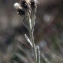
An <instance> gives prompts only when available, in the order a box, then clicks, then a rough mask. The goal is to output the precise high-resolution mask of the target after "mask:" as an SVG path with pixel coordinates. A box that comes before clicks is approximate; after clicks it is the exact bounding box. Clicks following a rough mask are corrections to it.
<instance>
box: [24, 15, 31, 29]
mask: <svg viewBox="0 0 63 63" xmlns="http://www.w3.org/2000/svg"><path fill="white" fill-rule="evenodd" d="M23 25H24V26H25V27H26V28H27V29H28V30H30V24H29V18H28V17H27V16H26V17H24V19H23Z"/></svg>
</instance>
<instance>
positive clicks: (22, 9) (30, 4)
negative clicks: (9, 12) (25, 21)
mask: <svg viewBox="0 0 63 63" xmlns="http://www.w3.org/2000/svg"><path fill="white" fill-rule="evenodd" d="M36 3H37V2H36V0H20V2H19V3H15V4H14V7H15V9H16V10H17V13H18V14H19V15H25V14H26V11H27V10H29V8H30V9H31V11H35V9H36V7H37V6H36Z"/></svg>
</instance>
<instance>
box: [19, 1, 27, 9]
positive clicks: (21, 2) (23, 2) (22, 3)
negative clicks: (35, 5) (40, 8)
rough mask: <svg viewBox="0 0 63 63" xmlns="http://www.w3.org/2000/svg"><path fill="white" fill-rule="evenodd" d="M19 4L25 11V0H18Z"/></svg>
mask: <svg viewBox="0 0 63 63" xmlns="http://www.w3.org/2000/svg"><path fill="white" fill-rule="evenodd" d="M20 4H21V6H22V8H25V9H27V8H28V5H27V2H26V0H20Z"/></svg>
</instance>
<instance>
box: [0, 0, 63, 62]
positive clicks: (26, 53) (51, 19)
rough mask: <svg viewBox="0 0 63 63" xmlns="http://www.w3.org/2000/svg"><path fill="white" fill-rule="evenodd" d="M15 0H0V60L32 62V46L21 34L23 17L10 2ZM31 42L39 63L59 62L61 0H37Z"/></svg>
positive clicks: (61, 59)
mask: <svg viewBox="0 0 63 63" xmlns="http://www.w3.org/2000/svg"><path fill="white" fill-rule="evenodd" d="M15 2H19V0H0V63H34V59H33V52H32V48H31V46H30V45H29V43H28V42H27V41H26V39H25V37H24V34H27V35H28V36H29V32H28V30H27V29H26V28H25V27H24V26H23V17H21V16H19V15H17V13H16V10H15V9H14V7H13V5H14V3H15ZM37 6H38V8H37V12H36V24H35V31H34V38H35V44H36V45H38V46H39V47H40V51H41V63H63V0H38V5H37Z"/></svg>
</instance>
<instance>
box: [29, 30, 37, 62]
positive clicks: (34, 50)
mask: <svg viewBox="0 0 63 63" xmlns="http://www.w3.org/2000/svg"><path fill="white" fill-rule="evenodd" d="M29 33H30V40H31V42H32V45H33V52H34V58H35V62H36V49H35V48H36V47H35V43H34V36H33V30H30V31H29Z"/></svg>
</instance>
